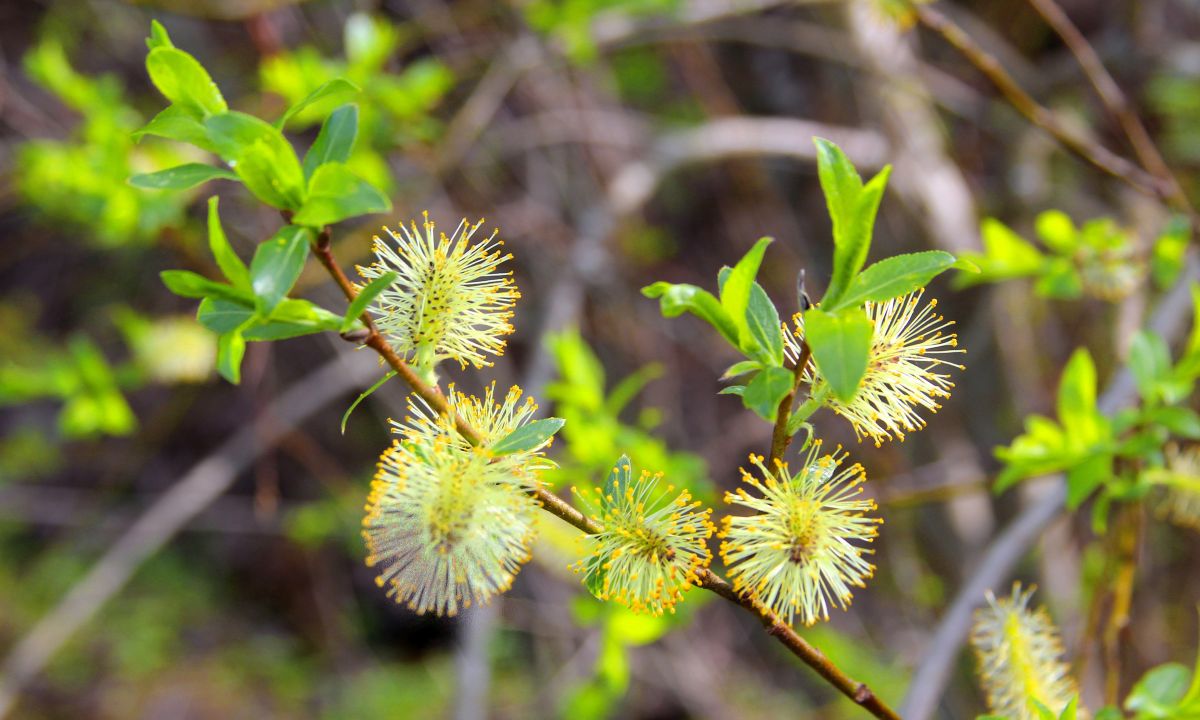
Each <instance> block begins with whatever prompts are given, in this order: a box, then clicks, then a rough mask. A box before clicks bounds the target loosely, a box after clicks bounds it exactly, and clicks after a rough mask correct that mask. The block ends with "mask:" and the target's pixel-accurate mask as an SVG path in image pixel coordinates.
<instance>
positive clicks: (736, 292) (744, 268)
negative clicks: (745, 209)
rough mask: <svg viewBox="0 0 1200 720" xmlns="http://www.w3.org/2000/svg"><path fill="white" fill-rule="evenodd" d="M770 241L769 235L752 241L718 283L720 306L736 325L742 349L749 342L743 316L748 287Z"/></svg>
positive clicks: (748, 300)
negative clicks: (750, 246) (740, 257)
mask: <svg viewBox="0 0 1200 720" xmlns="http://www.w3.org/2000/svg"><path fill="white" fill-rule="evenodd" d="M771 241H772V238H769V237H764V238H759V239H758V241H757V242H756V243H754V247H752V248H750V251H749V252H747V253H746V254H745V255H744V256H743V257H742V259H741V260H739V261H738V263H737V265H735V266H734V267H733V269H732V270H731V271H730V272H729V273H728V274H727V275H726V276H725V281H724V282H723V283H721V285H720V295H721V307H723V308H725V314H726V315H727V316H729V319H730V320H732V321H733V324H734V325H736V326H737V328H738V337H739V338H742V339H743V342H742V347H743V348H744V349H745V348H747V347H748V346H749V342H750V339H749V337H744V336H748V334H749V329H748V328H747V327H746V320H745V316H746V307H747V306H748V305H749V303H750V288H751V286H752V285H753V284H754V278H755V277H756V276H757V275H758V268H759V266H760V265H761V264H762V259H763V253H765V252H766V250H767V246H768V245H770V244H771Z"/></svg>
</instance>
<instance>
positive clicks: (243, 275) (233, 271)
mask: <svg viewBox="0 0 1200 720" xmlns="http://www.w3.org/2000/svg"><path fill="white" fill-rule="evenodd" d="M217 203H218V199H217V196H216V195H214V196H212V197H211V198H209V199H208V248H209V250H211V251H212V254H213V258H215V259H216V261H217V267H219V268H221V272H222V273H224V275H225V279H226V280H228V281H229V283H230V284H231V285H233V286H234V287H235V288H237V289H239V290H247V291H248V290H250V271H249V270H247V269H246V263H244V262H242V259H241V258H239V257H238V256H237V253H235V252H234V251H233V247H232V246H231V245H230V244H229V239H228V238H227V237H225V229H224V228H222V227H221V216H220V214H219V213H218V212H217Z"/></svg>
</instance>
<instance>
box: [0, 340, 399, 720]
mask: <svg viewBox="0 0 1200 720" xmlns="http://www.w3.org/2000/svg"><path fill="white" fill-rule="evenodd" d="M377 374H378V367H377V366H376V364H375V363H373V362H370V361H368V360H366V359H365V358H362V359H359V358H357V357H355V358H353V359H350V358H347V357H338V358H335V359H333V360H330V361H329V362H327V363H326V364H325V365H324V366H323V367H321V368H319V369H318V370H315V371H314V372H312V373H310V374H309V375H308V376H306V377H304V378H302V379H300V380H299V381H298V382H296V383H294V384H293V385H292V386H291V387H290V388H288V390H287V391H286V392H285V393H284V394H283V395H281V396H280V397H279V399H278V400H276V401H275V402H274V403H273V404H272V405H271V406H270V407H268V408H267V409H266V410H265V411H264V412H263V413H262V414H261V415H260V416H259V418H258V419H257V420H256V422H255V429H254V430H253V431H247V430H246V429H242V430H239V431H237V433H235V434H234V435H233V436H232V437H231V438H229V439H228V440H226V441H225V442H224V443H223V444H222V445H221V446H220V447H218V448H217V449H216V451H214V452H213V453H212V454H211V455H209V456H208V457H207V458H205V459H204V460H202V461H201V462H199V463H198V464H196V465H195V466H194V467H193V468H192V469H191V470H190V471H189V472H188V473H187V474H186V475H184V476H183V478H182V479H180V481H179V482H178V483H176V484H175V485H173V486H172V487H171V489H170V490H168V491H167V492H165V493H163V495H162V497H161V498H159V500H158V501H157V502H155V503H154V505H153V506H151V507H150V508H149V509H148V510H147V511H146V512H145V514H143V515H142V516H141V517H140V518H138V520H137V521H136V522H134V523H133V524H132V525H131V526H130V527H129V530H128V531H127V532H126V533H125V534H124V535H122V536H121V537H120V538H119V539H118V540H117V541H116V542H115V543H113V544H112V546H110V547H109V549H108V551H107V552H105V553H104V555H103V556H102V557H101V558H100V560H98V561H97V562H96V564H95V565H93V566H92V569H91V570H89V571H88V573H87V575H85V576H84V577H83V579H81V580H80V581H79V582H78V583H76V584H75V586H74V587H72V588H71V589H70V590H69V591H68V592H67V594H66V595H64V596H63V598H62V599H61V600H60V601H59V602H58V604H57V605H55V606H54V608H53V609H52V610H51V611H50V612H49V613H47V614H46V615H45V616H43V617H42V618H41V619H40V620H39V621H38V622H37V623H36V624H35V625H34V626H33V628H32V629H30V631H29V632H27V633H26V634H25V635H24V636H23V637H22V638H21V639H20V640H18V641H17V643H16V644H15V645H14V646H13V647H12V649H11V650H10V651H9V653H8V657H7V658H6V659H5V661H4V665H3V666H2V667H0V673H2V674H0V718H2V717H5V716H7V715H8V713H9V712H10V711H11V710H12V708H13V705H14V704H15V703H16V700H17V696H18V694H19V693H20V692H21V689H22V688H24V687H25V685H26V684H27V683H28V682H29V681H30V680H32V679H33V678H34V676H36V675H37V674H38V673H39V672H41V671H42V669H43V668H45V666H46V664H47V663H48V662H49V661H50V659H51V658H52V657H53V656H54V655H55V653H57V652H58V650H59V649H61V648H62V646H63V645H64V644H66V642H67V641H68V640H69V639H70V638H71V636H72V635H74V634H75V632H76V631H77V630H79V628H81V627H82V626H83V625H84V624H85V623H87V622H88V621H89V620H91V618H92V617H93V616H94V615H95V614H96V613H97V612H99V610H100V609H101V608H102V607H103V606H104V604H105V603H106V602H108V601H109V600H111V599H112V597H113V596H114V595H116V594H117V593H118V592H119V591H120V590H121V588H122V587H124V585H125V583H127V582H128V581H129V579H130V578H131V577H132V576H133V574H134V572H136V571H137V569H138V568H139V567H140V566H141V564H142V563H143V562H145V561H146V560H147V559H148V558H150V557H151V556H152V555H154V553H156V552H158V550H159V549H161V548H162V547H163V546H164V545H166V543H167V542H168V541H169V540H170V539H171V538H172V537H174V536H175V534H176V533H178V532H179V530H180V529H181V528H182V527H184V526H185V525H186V524H187V523H188V522H190V521H191V520H192V519H193V518H195V517H196V515H197V514H198V513H200V512H201V511H202V510H204V508H206V507H208V506H209V505H210V504H211V503H212V502H213V501H214V500H216V499H217V498H218V497H219V496H220V495H221V493H223V492H225V490H226V489H228V488H229V486H230V485H231V484H232V483H233V481H234V479H236V478H237V476H238V474H239V473H241V472H242V471H243V470H245V469H246V468H247V467H249V466H250V465H251V463H253V462H254V460H255V459H256V458H257V457H258V456H259V455H261V454H262V453H263V452H265V451H266V450H268V449H269V448H270V447H271V446H272V444H273V443H275V442H276V441H278V440H279V439H280V438H281V437H283V436H284V435H285V434H287V433H288V432H290V431H291V428H293V427H294V426H296V425H298V424H299V423H301V422H303V421H304V420H305V419H306V418H308V417H309V416H311V415H312V414H313V413H315V412H316V411H318V410H320V409H321V408H322V407H324V406H325V405H326V404H327V403H329V402H330V401H332V400H334V399H336V398H338V397H341V396H342V395H344V394H345V393H347V392H349V391H351V390H352V389H354V388H357V387H359V386H361V385H362V384H363V383H365V382H366V381H367V380H369V379H371V378H373V377H375V376H376V375H377Z"/></svg>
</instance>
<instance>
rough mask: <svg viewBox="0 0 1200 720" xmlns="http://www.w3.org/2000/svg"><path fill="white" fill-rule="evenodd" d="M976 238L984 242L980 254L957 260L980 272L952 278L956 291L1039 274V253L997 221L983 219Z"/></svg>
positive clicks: (964, 256) (968, 254)
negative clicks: (963, 261)
mask: <svg viewBox="0 0 1200 720" xmlns="http://www.w3.org/2000/svg"><path fill="white" fill-rule="evenodd" d="M979 234H980V236H981V238H982V240H983V249H984V252H983V254H982V255H981V254H977V253H967V254H964V255H963V256H962V257H960V258H959V259H960V260H963V259H967V260H969V261H971V262H973V263H974V264H976V265H977V266H978V267H979V269H980V272H979V273H978V274H975V275H966V274H963V273H959V275H958V276H957V277H955V278H954V285H955V286H956V287H968V286H971V285H977V284H979V283H984V282H997V281H1001V280H1011V279H1013V278H1019V277H1029V276H1031V275H1037V274H1038V273H1039V272H1040V271H1041V269H1042V264H1043V263H1044V262H1045V257H1044V256H1043V255H1042V253H1041V252H1040V251H1039V250H1038V249H1037V248H1036V247H1034V245H1033V244H1032V243H1030V242H1029V241H1028V240H1026V239H1025V238H1023V237H1021V236H1020V235H1018V234H1017V233H1015V232H1013V230H1012V229H1011V228H1009V227H1008V226H1007V225H1005V224H1004V223H1002V222H1000V221H999V220H996V219H994V218H984V220H983V222H982V223H981V224H980V226H979Z"/></svg>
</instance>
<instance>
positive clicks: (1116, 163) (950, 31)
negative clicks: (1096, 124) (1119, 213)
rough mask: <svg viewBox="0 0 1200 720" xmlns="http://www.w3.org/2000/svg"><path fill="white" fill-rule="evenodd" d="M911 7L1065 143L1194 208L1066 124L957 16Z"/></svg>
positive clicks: (1147, 189)
mask: <svg viewBox="0 0 1200 720" xmlns="http://www.w3.org/2000/svg"><path fill="white" fill-rule="evenodd" d="M910 7H911V8H912V10H913V12H914V13H915V15H916V17H917V19H918V20H920V22H921V23H922V24H923V25H924V26H925V27H927V28H929V29H930V30H932V31H934V32H936V33H937V34H939V35H941V36H942V38H943V39H944V40H945V41H946V42H948V43H949V44H950V45H951V46H953V47H954V48H955V49H956V50H958V51H959V52H960V53H962V54H963V55H964V56H965V57H966V58H967V60H969V61H970V62H971V64H972V65H974V66H975V67H976V68H977V69H978V70H979V71H980V72H982V73H983V74H984V75H985V76H986V77H987V78H988V80H990V81H991V82H992V84H993V85H995V86H996V88H997V89H998V90H1000V92H1001V93H1002V94H1003V95H1004V97H1005V98H1006V99H1007V100H1008V101H1009V103H1011V104H1012V106H1013V107H1014V108H1016V110H1017V112H1019V113H1021V114H1022V115H1024V116H1025V117H1026V119H1028V120H1029V121H1030V122H1032V123H1033V124H1034V125H1036V126H1037V127H1039V128H1041V129H1042V130H1045V131H1046V132H1047V133H1049V134H1050V135H1051V136H1052V137H1053V138H1054V139H1055V140H1057V141H1058V142H1059V143H1060V144H1061V145H1062V146H1063V147H1065V148H1066V149H1068V150H1070V151H1071V152H1073V153H1075V154H1076V155H1077V156H1079V157H1081V158H1083V159H1084V160H1086V161H1087V162H1089V163H1091V164H1092V165H1093V166H1095V167H1097V168H1099V169H1100V170H1102V171H1104V172H1106V173H1108V174H1109V175H1112V176H1113V177H1116V178H1118V179H1120V180H1122V181H1124V182H1126V183H1128V184H1129V185H1130V186H1132V187H1134V188H1136V189H1137V190H1139V191H1141V192H1143V193H1145V194H1147V195H1149V196H1151V197H1154V198H1158V199H1160V200H1163V201H1164V202H1167V203H1168V204H1172V205H1174V206H1175V207H1177V208H1178V209H1181V210H1187V211H1189V212H1190V206H1189V205H1188V202H1187V199H1186V198H1184V197H1181V196H1180V195H1178V194H1177V193H1175V192H1174V190H1173V188H1171V187H1170V186H1169V184H1168V183H1164V181H1163V180H1161V179H1160V178H1157V177H1155V176H1154V175H1152V174H1150V173H1148V172H1146V171H1145V170H1142V169H1141V168H1140V167H1138V166H1137V165H1135V164H1133V163H1132V162H1130V161H1129V160H1127V159H1125V158H1123V157H1121V156H1119V155H1117V154H1115V153H1113V152H1112V151H1111V150H1109V149H1108V148H1105V147H1104V146H1102V145H1100V144H1099V143H1096V142H1094V141H1092V140H1090V139H1088V138H1084V137H1081V136H1080V135H1079V134H1077V133H1076V132H1074V131H1073V130H1071V129H1070V128H1068V127H1067V126H1066V125H1064V124H1063V123H1062V122H1061V121H1060V120H1059V118H1058V116H1057V115H1056V114H1055V113H1054V112H1053V111H1051V110H1050V109H1049V108H1047V107H1046V106H1044V105H1041V104H1040V103H1038V102H1037V101H1036V100H1034V99H1033V97H1032V96H1030V95H1029V93H1027V92H1025V90H1024V89H1022V88H1021V86H1020V85H1018V84H1017V81H1016V80H1014V79H1013V77H1012V75H1010V74H1009V73H1008V71H1006V70H1005V69H1004V67H1003V66H1002V65H1001V64H1000V63H999V62H998V61H997V60H996V59H995V58H994V57H993V56H992V55H990V54H989V53H988V52H987V51H986V50H984V49H983V48H982V47H980V46H979V45H978V44H976V43H975V42H974V41H973V40H972V39H971V37H970V36H969V35H967V33H966V32H964V31H963V29H962V28H961V27H959V26H958V25H957V24H956V23H955V22H954V21H953V20H951V19H950V18H948V17H947V16H945V15H943V14H942V13H940V12H938V11H937V10H935V9H934V8H933V7H932V6H930V5H925V4H921V3H912V4H911V5H910Z"/></svg>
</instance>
